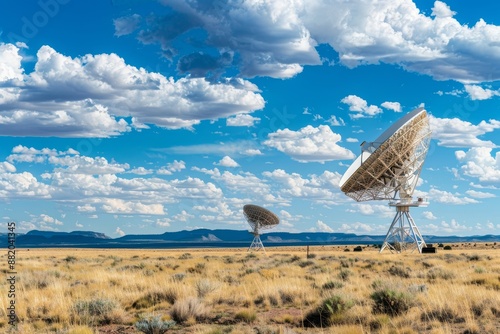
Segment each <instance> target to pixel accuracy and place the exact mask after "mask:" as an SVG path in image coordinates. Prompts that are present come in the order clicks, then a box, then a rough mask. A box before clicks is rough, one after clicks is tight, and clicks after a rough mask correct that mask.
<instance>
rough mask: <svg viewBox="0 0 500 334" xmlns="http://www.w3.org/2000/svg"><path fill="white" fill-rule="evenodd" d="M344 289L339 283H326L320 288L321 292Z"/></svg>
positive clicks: (342, 284)
mask: <svg viewBox="0 0 500 334" xmlns="http://www.w3.org/2000/svg"><path fill="white" fill-rule="evenodd" d="M343 287H344V283H342V282H339V281H328V282H326V283H325V284H323V285H322V286H321V288H322V289H323V290H331V289H341V288H343Z"/></svg>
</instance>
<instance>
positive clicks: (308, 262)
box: [298, 260, 314, 268]
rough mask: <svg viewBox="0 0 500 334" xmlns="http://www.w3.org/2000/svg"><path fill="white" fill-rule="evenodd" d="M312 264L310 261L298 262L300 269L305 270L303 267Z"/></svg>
mask: <svg viewBox="0 0 500 334" xmlns="http://www.w3.org/2000/svg"><path fill="white" fill-rule="evenodd" d="M313 264H314V262H313V261H311V260H307V261H300V262H299V263H298V265H299V267H301V268H305V267H307V266H310V265H313Z"/></svg>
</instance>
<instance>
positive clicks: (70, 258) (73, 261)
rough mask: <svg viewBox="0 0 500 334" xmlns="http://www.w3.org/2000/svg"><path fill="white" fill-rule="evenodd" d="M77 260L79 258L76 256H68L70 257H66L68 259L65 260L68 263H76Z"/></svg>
mask: <svg viewBox="0 0 500 334" xmlns="http://www.w3.org/2000/svg"><path fill="white" fill-rule="evenodd" d="M76 260H77V258H76V257H74V256H70V255H68V256H66V257H65V258H64V261H66V263H75V262H76Z"/></svg>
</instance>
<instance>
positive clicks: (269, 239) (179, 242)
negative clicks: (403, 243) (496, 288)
mask: <svg viewBox="0 0 500 334" xmlns="http://www.w3.org/2000/svg"><path fill="white" fill-rule="evenodd" d="M265 236H266V238H265V242H266V244H268V245H272V246H304V245H322V246H327V245H368V244H371V245H374V244H377V245H381V244H382V243H383V241H384V238H385V236H384V235H356V234H353V233H328V232H300V233H290V232H269V233H266V234H265ZM216 239H217V240H216ZM425 240H426V241H427V242H429V243H436V244H437V243H475V242H478V243H492V245H493V243H495V242H497V243H498V242H500V235H492V234H488V235H475V236H433V235H425ZM0 243H4V244H7V233H0ZM16 247H19V248H48V247H50V248H54V247H55V248H64V247H71V248H130V249H132V248H147V249H154V248H157V249H174V248H186V247H189V248H208V247H235V248H245V247H248V230H230V229H219V230H209V229H196V230H188V231H186V230H184V231H175V232H165V233H162V234H135V235H134V234H128V235H125V236H123V237H118V238H110V237H108V236H107V235H105V234H104V233H99V232H91V231H88V232H82V231H74V232H53V231H30V232H27V233H26V234H22V233H18V234H17V235H16Z"/></svg>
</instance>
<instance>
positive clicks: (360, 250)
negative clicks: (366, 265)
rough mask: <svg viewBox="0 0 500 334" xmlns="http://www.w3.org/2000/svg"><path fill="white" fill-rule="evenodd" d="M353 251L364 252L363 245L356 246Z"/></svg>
mask: <svg viewBox="0 0 500 334" xmlns="http://www.w3.org/2000/svg"><path fill="white" fill-rule="evenodd" d="M353 251H355V252H362V251H363V247H361V246H356V247H354V249H353Z"/></svg>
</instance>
